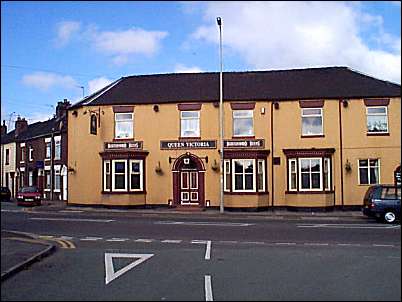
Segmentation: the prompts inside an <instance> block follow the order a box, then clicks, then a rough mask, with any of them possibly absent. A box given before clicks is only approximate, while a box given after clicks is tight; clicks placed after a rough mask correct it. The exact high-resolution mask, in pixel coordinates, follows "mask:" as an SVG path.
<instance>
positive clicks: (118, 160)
mask: <svg viewBox="0 0 402 302" xmlns="http://www.w3.org/2000/svg"><path fill="white" fill-rule="evenodd" d="M117 162H121V163H124V189H116V186H115V184H116V183H115V163H117ZM119 175H120V173H119ZM112 191H113V192H126V191H127V159H114V160H112Z"/></svg>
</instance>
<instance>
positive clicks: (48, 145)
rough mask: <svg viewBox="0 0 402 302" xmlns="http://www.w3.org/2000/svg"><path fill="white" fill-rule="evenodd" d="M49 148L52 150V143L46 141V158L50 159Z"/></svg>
mask: <svg viewBox="0 0 402 302" xmlns="http://www.w3.org/2000/svg"><path fill="white" fill-rule="evenodd" d="M51 150H52V143H51V142H46V159H50V156H51Z"/></svg>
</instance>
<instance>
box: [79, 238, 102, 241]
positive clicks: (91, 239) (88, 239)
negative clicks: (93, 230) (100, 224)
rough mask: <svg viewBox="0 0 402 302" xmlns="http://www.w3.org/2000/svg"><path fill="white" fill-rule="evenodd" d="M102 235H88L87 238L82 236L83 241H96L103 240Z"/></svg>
mask: <svg viewBox="0 0 402 302" xmlns="http://www.w3.org/2000/svg"><path fill="white" fill-rule="evenodd" d="M102 239H103V238H102V237H86V238H81V239H80V240H81V241H96V240H102Z"/></svg>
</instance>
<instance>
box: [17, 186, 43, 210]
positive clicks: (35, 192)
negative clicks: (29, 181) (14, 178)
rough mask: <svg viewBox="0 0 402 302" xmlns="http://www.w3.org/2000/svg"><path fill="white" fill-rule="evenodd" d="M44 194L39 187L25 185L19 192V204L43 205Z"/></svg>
mask: <svg viewBox="0 0 402 302" xmlns="http://www.w3.org/2000/svg"><path fill="white" fill-rule="evenodd" d="M41 203H42V194H41V192H40V191H39V189H38V188H37V187H23V188H21V189H20V190H19V191H18V193H17V204H18V205H19V206H20V205H38V206H39V205H41Z"/></svg>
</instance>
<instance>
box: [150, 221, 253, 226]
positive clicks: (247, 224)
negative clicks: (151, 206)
mask: <svg viewBox="0 0 402 302" xmlns="http://www.w3.org/2000/svg"><path fill="white" fill-rule="evenodd" d="M154 224H171V225H197V226H222V227H233V226H239V227H244V226H250V225H254V223H239V222H208V221H156V222H154Z"/></svg>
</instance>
